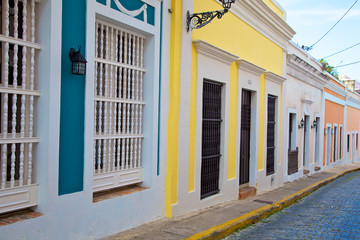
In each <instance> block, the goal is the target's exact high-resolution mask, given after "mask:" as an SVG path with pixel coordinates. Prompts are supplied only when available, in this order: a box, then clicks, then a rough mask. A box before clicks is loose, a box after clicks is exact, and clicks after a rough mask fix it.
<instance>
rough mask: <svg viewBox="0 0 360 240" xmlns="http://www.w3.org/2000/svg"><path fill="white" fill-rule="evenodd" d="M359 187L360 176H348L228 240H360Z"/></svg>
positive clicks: (357, 174)
mask: <svg viewBox="0 0 360 240" xmlns="http://www.w3.org/2000/svg"><path fill="white" fill-rule="evenodd" d="M359 186H360V172H354V173H351V174H348V175H346V176H344V177H341V178H339V179H337V180H336V181H334V182H333V183H330V184H329V185H327V186H324V187H322V188H321V189H319V190H318V191H316V192H314V193H313V194H311V195H310V196H308V197H306V198H304V199H302V200H301V201H299V202H298V203H296V204H294V205H293V206H291V207H289V208H286V209H284V210H283V211H281V212H280V213H277V214H275V215H273V216H271V217H269V218H267V219H265V220H263V221H262V222H260V223H258V224H256V225H252V226H250V227H248V228H246V229H244V230H241V231H238V232H236V233H234V234H233V235H231V236H228V237H227V238H226V239H227V240H235V239H360V215H359V207H360V188H359Z"/></svg>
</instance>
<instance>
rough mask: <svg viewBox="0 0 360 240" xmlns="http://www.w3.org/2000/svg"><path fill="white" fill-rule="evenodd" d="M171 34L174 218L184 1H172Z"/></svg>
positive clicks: (170, 197)
mask: <svg viewBox="0 0 360 240" xmlns="http://www.w3.org/2000/svg"><path fill="white" fill-rule="evenodd" d="M171 8H172V9H173V13H172V15H171V32H170V71H169V73H170V79H169V116H168V145H167V164H166V216H167V217H170V218H171V217H172V206H173V205H174V204H175V203H177V192H178V183H177V177H178V169H177V165H178V142H179V102H180V60H181V31H182V27H183V25H182V15H181V14H182V1H181V0H172V1H171Z"/></svg>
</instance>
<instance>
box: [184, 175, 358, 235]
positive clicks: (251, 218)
mask: <svg viewBox="0 0 360 240" xmlns="http://www.w3.org/2000/svg"><path fill="white" fill-rule="evenodd" d="M359 170H360V168H355V169H350V170H345V171H342V172H340V173H337V174H335V175H333V176H331V177H329V178H327V179H325V180H322V181H319V182H317V183H314V184H312V185H310V186H308V187H306V188H304V189H302V190H300V191H298V192H296V193H294V194H291V195H289V196H287V197H285V198H283V199H282V200H280V201H278V202H276V203H273V204H269V205H266V206H264V207H261V208H258V209H255V210H253V211H250V212H248V213H246V214H244V215H242V216H240V217H238V218H235V219H232V220H230V221H227V222H225V223H223V224H220V225H217V226H214V227H212V228H210V229H208V230H206V231H203V232H200V233H197V234H195V235H192V236H190V237H189V238H186V239H187V240H197V239H222V238H224V237H226V236H228V235H229V234H231V233H233V232H235V231H236V230H239V229H242V228H244V227H246V226H248V225H250V224H255V223H257V222H259V221H261V220H262V219H264V218H266V217H268V216H269V215H272V214H274V213H276V212H279V211H281V210H282V209H283V208H284V207H288V206H290V205H292V204H294V203H295V202H296V201H298V200H299V199H301V198H303V197H305V196H307V195H309V194H311V193H312V192H314V191H315V190H317V189H319V188H321V187H322V186H325V185H327V184H329V183H331V182H333V181H335V180H336V179H338V178H339V177H342V176H344V175H346V174H349V173H352V172H356V171H359Z"/></svg>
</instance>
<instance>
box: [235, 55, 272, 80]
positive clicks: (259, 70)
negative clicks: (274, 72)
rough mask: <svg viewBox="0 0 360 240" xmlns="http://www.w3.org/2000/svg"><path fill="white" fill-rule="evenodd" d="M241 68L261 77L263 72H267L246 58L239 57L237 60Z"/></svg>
mask: <svg viewBox="0 0 360 240" xmlns="http://www.w3.org/2000/svg"><path fill="white" fill-rule="evenodd" d="M236 63H237V65H238V68H239V70H244V71H246V72H249V73H251V74H254V75H256V76H258V77H260V75H261V74H263V73H264V72H265V69H264V68H261V67H259V66H257V65H255V64H253V63H251V62H248V61H246V60H244V59H239V60H237V61H236Z"/></svg>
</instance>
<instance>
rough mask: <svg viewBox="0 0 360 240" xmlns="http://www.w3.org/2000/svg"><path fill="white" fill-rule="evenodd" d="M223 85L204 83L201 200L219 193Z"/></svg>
mask: <svg viewBox="0 0 360 240" xmlns="http://www.w3.org/2000/svg"><path fill="white" fill-rule="evenodd" d="M221 122H222V119H221V84H218V83H214V82H210V81H204V85H203V121H202V161H201V199H203V198H205V197H208V196H210V195H213V194H216V193H218V192H219V191H220V190H219V170H220V157H221V153H220V136H221Z"/></svg>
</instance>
